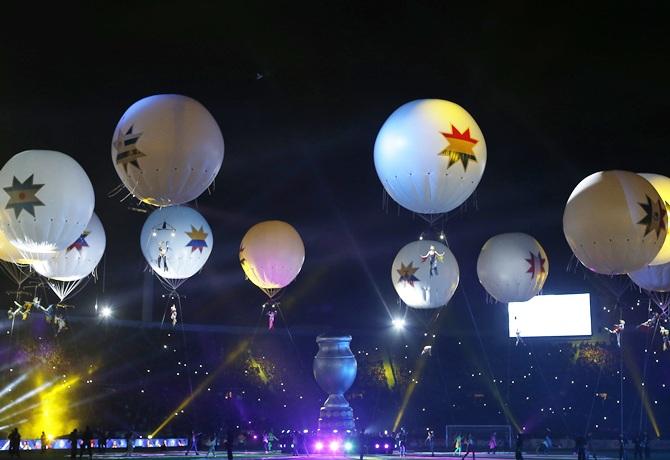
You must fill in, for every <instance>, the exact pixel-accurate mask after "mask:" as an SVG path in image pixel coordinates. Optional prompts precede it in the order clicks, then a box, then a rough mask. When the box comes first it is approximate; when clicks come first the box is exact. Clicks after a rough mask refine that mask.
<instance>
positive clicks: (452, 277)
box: [391, 240, 460, 309]
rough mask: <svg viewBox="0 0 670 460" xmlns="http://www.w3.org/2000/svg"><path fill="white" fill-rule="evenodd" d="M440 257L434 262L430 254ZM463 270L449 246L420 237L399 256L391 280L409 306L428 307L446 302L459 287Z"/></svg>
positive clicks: (404, 248) (392, 270) (392, 269)
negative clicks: (460, 268)
mask: <svg viewBox="0 0 670 460" xmlns="http://www.w3.org/2000/svg"><path fill="white" fill-rule="evenodd" d="M431 253H434V254H436V256H437V262H436V263H437V266H435V265H431V263H430V262H429V260H428V258H427V256H426V255H427V254H431ZM459 276H460V273H459V269H458V263H457V262H456V258H455V257H454V255H453V254H452V252H451V251H450V250H449V248H448V247H447V246H446V245H444V244H443V243H442V242H439V241H430V240H419V241H413V242H411V243H409V244H406V245H405V246H404V247H403V248H402V249H400V251H398V254H397V255H396V257H395V260H394V261H393V266H392V267H391V281H392V282H393V287H394V288H395V290H396V292H397V293H398V296H400V298H401V299H402V301H403V302H405V304H406V305H407V306H409V307H412V308H419V309H426V308H440V307H443V306H444V305H446V304H447V303H448V302H449V300H450V299H451V297H452V296H453V295H454V292H455V291H456V288H457V287H458V280H459Z"/></svg>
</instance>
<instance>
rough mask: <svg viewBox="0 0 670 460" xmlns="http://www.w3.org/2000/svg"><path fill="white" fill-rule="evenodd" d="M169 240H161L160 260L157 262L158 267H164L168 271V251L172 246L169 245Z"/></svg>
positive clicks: (159, 245)
mask: <svg viewBox="0 0 670 460" xmlns="http://www.w3.org/2000/svg"><path fill="white" fill-rule="evenodd" d="M168 244H169V243H168V242H167V241H161V242H160V243H158V261H157V262H156V265H158V268H161V265H162V268H163V271H164V272H166V271H168V264H167V253H168V251H169V250H170V246H168Z"/></svg>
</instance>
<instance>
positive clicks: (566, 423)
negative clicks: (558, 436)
mask: <svg viewBox="0 0 670 460" xmlns="http://www.w3.org/2000/svg"><path fill="white" fill-rule="evenodd" d="M528 346H529V347H530V348H531V351H530V352H531V356H532V360H533V361H534V362H535V366H537V369H538V370H539V371H540V372H539V374H540V378H541V379H542V383H543V384H544V387H545V389H546V390H547V393H548V394H549V395H551V394H552V393H551V390H550V389H549V384H548V383H547V378H546V376H545V375H544V371H543V370H542V366H541V365H540V361H539V360H538V359H537V356H536V355H535V350H533V346H532V344H529V345H528ZM560 414H561V421H562V422H563V426H564V427H565V430H566V432H569V431H570V427H569V425H568V422H567V421H566V420H565V414H564V413H563V411H561V412H560Z"/></svg>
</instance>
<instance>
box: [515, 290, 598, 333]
mask: <svg viewBox="0 0 670 460" xmlns="http://www.w3.org/2000/svg"><path fill="white" fill-rule="evenodd" d="M507 311H508V313H509V336H510V337H516V336H517V332H518V333H519V335H520V336H521V337H567V336H585V335H591V299H590V296H589V294H562V295H538V296H535V297H533V298H532V299H530V300H529V301H527V302H510V303H509V304H507Z"/></svg>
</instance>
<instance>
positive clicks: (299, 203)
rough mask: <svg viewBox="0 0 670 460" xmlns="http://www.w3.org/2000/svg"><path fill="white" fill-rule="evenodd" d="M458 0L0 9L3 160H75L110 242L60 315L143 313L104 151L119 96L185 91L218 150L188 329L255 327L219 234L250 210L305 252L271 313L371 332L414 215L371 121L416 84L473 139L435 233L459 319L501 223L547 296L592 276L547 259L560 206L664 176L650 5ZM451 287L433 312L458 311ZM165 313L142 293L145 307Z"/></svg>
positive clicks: (661, 72) (250, 303)
mask: <svg viewBox="0 0 670 460" xmlns="http://www.w3.org/2000/svg"><path fill="white" fill-rule="evenodd" d="M585 3H586V2H585ZM468 4H469V7H467V8H465V7H463V6H462V5H458V4H454V3H452V2H435V3H431V2H421V3H418V2H416V3H415V2H398V3H393V2H384V3H372V2H370V3H367V2H351V3H348V2H331V3H328V4H326V3H321V2H312V3H309V4H304V5H299V4H294V3H291V2H286V3H284V2H259V3H254V2H212V3H206V2H131V3H124V2H109V3H105V4H102V3H100V4H96V5H95V6H88V7H80V8H76V9H75V8H72V9H65V8H66V7H64V6H63V5H62V4H58V5H57V6H53V7H52V8H54V10H52V11H49V10H40V11H39V15H38V14H37V11H36V8H31V7H27V8H26V9H25V10H23V11H15V12H12V13H9V12H8V17H9V18H11V19H9V22H11V24H9V25H8V27H7V28H5V29H4V31H3V34H4V35H5V38H4V39H3V45H2V48H1V49H2V62H3V66H2V68H3V70H2V72H0V152H2V158H3V160H6V159H8V158H10V156H11V155H13V154H15V153H17V152H19V151H21V150H24V149H29V148H47V149H54V150H60V151H63V152H66V153H68V154H70V155H72V156H73V157H74V158H75V159H77V160H78V161H79V162H80V163H81V164H82V166H83V167H84V168H85V169H86V171H87V172H88V174H89V176H90V178H91V180H92V182H93V184H94V188H95V192H96V212H97V213H98V215H99V216H100V217H101V219H102V221H103V224H104V225H105V228H106V231H107V234H108V242H107V255H106V257H105V260H104V267H103V269H102V270H103V272H104V275H105V276H104V277H105V281H104V293H103V292H102V290H103V285H101V284H98V285H97V286H96V287H94V288H89V290H88V291H87V292H86V293H85V294H82V297H80V300H78V301H77V302H76V303H77V306H78V313H80V314H87V312H91V311H92V310H91V306H92V304H93V301H92V300H91V299H92V298H93V296H94V295H95V294H96V293H97V295H98V296H100V297H102V298H103V299H104V301H105V302H109V303H110V304H112V305H113V306H114V307H115V308H116V313H115V314H116V316H117V318H122V319H140V316H141V315H140V311H141V305H142V289H143V287H144V286H145V277H144V275H143V269H144V266H145V263H144V261H143V259H142V255H141V252H140V249H139V244H138V240H139V232H140V228H141V225H142V223H143V220H144V219H145V217H146V215H144V214H141V213H137V212H132V211H130V210H128V209H127V203H120V202H119V201H118V199H117V198H108V197H107V193H108V192H109V191H110V190H112V189H113V188H114V187H115V186H116V185H117V184H118V183H119V179H118V177H117V175H116V173H115V171H114V168H113V165H112V162H111V158H110V144H111V138H112V133H113V129H114V127H115V125H116V122H117V121H118V119H119V118H120V116H121V115H122V114H123V112H124V111H125V109H126V108H127V107H128V106H130V105H131V104H132V103H133V102H135V101H136V100H138V99H140V98H142V97H145V96H148V95H152V94H158V93H170V92H174V93H181V94H185V95H188V96H191V97H193V98H195V99H197V100H199V101H200V102H202V103H203V104H204V105H205V106H206V107H207V108H208V109H209V110H210V111H211V112H212V114H213V115H214V117H215V118H216V120H217V121H218V123H219V124H220V126H221V130H222V132H223V136H224V139H225V142H226V153H225V158H224V162H223V167H222V169H221V172H220V173H219V176H218V177H217V180H216V190H215V192H214V194H213V195H212V196H203V197H202V198H201V199H199V200H198V202H197V206H198V208H199V209H200V211H201V212H202V213H203V214H204V215H205V217H206V218H207V219H208V221H209V222H210V224H211V226H212V229H213V232H214V238H215V244H214V250H213V253H212V256H211V258H210V260H209V262H208V263H207V265H206V266H205V268H204V270H203V272H202V273H201V274H199V275H198V276H196V277H194V279H192V280H190V281H189V282H187V283H186V284H185V285H184V287H183V288H182V293H183V294H185V295H186V296H187V298H186V302H185V314H184V316H185V320H186V321H187V322H195V323H213V324H223V325H241V326H250V325H252V324H253V322H254V321H255V318H257V315H258V311H259V310H258V309H259V305H260V304H261V303H262V302H263V295H262V294H261V293H260V292H259V291H258V290H256V289H255V288H254V287H253V286H252V285H251V284H250V283H248V282H246V281H245V280H244V277H243V273H242V270H241V268H240V267H239V264H238V259H237V249H238V245H239V242H240V240H241V238H242V236H243V234H244V233H245V231H246V230H247V229H248V228H249V227H250V226H251V225H253V224H254V223H256V222H258V221H261V220H267V219H282V220H286V221H288V222H290V223H291V224H293V225H294V226H295V227H296V228H297V229H298V231H299V232H300V233H301V235H302V237H303V240H304V242H305V246H306V261H305V265H304V267H303V270H302V272H301V274H300V275H299V276H298V278H297V279H296V281H295V282H294V283H293V284H292V285H291V286H290V288H289V289H288V290H287V292H286V294H285V297H284V302H285V305H286V312H285V313H286V315H287V321H288V323H290V324H291V325H293V326H296V327H299V326H310V325H314V326H315V328H314V330H318V329H322V330H327V329H329V328H339V329H343V330H353V331H356V330H362V329H368V330H376V329H378V328H381V327H386V326H387V325H388V322H389V318H388V315H387V313H386V310H385V308H384V306H383V304H384V303H387V304H388V305H389V307H390V308H391V309H393V308H396V307H395V306H396V300H397V296H396V294H395V292H394V290H393V286H392V284H391V280H390V276H389V274H390V266H391V262H392V260H393V258H394V256H395V254H396V252H397V251H398V250H399V248H400V247H402V246H403V245H404V244H406V243H407V242H409V241H411V240H413V239H415V238H416V237H417V236H418V235H419V234H420V233H421V232H422V231H426V230H428V226H427V225H426V224H425V223H424V222H423V221H422V220H421V219H419V218H416V217H414V216H412V214H411V213H409V212H407V211H405V210H402V209H401V210H400V212H399V213H398V212H397V206H396V205H395V203H392V204H391V206H390V207H389V210H388V212H387V211H385V210H384V209H382V186H381V184H380V182H379V180H378V178H377V175H376V172H375V169H374V164H373V159H372V155H373V144H374V141H375V137H376V134H377V131H378V130H379V128H380V126H381V125H382V123H383V122H384V120H385V119H386V117H387V116H388V115H389V114H390V113H391V112H392V111H393V110H394V109H395V108H397V107H398V106H400V105H401V104H403V103H405V102H408V101H410V100H413V99H418V98H443V99H448V100H451V101H454V102H456V103H458V104H460V105H462V106H463V107H465V108H466V109H467V110H468V111H469V112H470V113H471V114H472V115H473V116H474V117H475V119H476V120H477V122H478V124H479V125H480V127H481V129H482V131H483V132H484V135H485V137H486V143H487V146H488V162H487V165H486V171H485V173H484V177H483V179H482V181H481V183H480V185H479V187H478V189H477V192H476V199H475V201H476V203H475V201H471V202H470V203H469V204H470V206H469V207H468V209H467V210H459V211H456V212H454V213H453V214H452V215H450V216H449V220H448V224H447V227H446V231H447V236H448V241H449V244H450V247H451V249H452V251H453V252H454V254H455V256H456V258H457V260H458V263H459V265H460V268H461V287H460V288H459V289H460V290H462V289H465V292H466V293H467V295H468V296H469V298H470V299H471V301H472V303H473V306H474V308H475V312H476V314H477V315H480V317H482V318H486V317H488V316H489V314H490V311H494V312H496V313H500V311H501V308H502V307H501V306H499V305H486V304H485V303H484V299H485V293H484V290H483V289H482V288H481V287H480V286H479V284H478V282H477V279H476V271H475V264H476V259H477V255H478V253H479V249H480V247H481V246H482V244H483V243H484V242H485V241H486V240H487V239H488V238H489V237H491V236H493V235H494V234H497V233H500V232H507V231H522V232H528V233H530V234H532V235H533V236H535V237H536V238H537V239H538V240H539V241H540V242H541V244H542V245H543V246H544V247H545V249H546V251H547V254H548V256H549V261H550V267H551V268H550V275H549V279H548V281H547V284H546V285H545V292H549V293H559V292H579V291H584V290H586V289H589V290H591V289H592V283H591V282H590V281H589V280H585V279H584V276H583V274H582V273H580V272H578V273H576V274H575V273H573V272H567V271H566V267H567V265H568V263H569V260H570V256H571V252H570V249H569V247H568V245H567V244H566V242H565V239H564V237H563V233H562V228H561V221H562V211H563V207H564V204H565V202H566V200H567V198H568V196H569V194H570V192H571V191H572V189H573V188H574V186H575V185H576V184H577V183H578V182H579V181H580V180H581V179H582V178H584V177H585V176H587V175H589V174H591V173H593V172H595V171H598V170H606V169H628V170H632V171H641V172H655V173H660V174H667V173H668V171H667V167H666V161H667V160H666V159H667V154H666V146H667V145H668V141H669V140H670V139H669V137H670V134H669V132H668V130H667V129H666V124H667V113H668V109H669V108H670V107H669V106H670V98H669V91H668V83H667V81H668V80H667V78H668V77H667V75H668V44H669V39H668V34H667V30H666V27H665V26H666V25H667V24H666V22H667V21H666V19H667V14H666V11H660V10H658V9H656V8H647V7H645V6H636V7H635V8H631V9H629V10H623V9H618V8H614V7H613V6H612V5H607V7H600V6H598V5H595V4H577V3H574V4H565V5H563V6H562V7H561V8H560V9H558V8H551V7H549V6H548V5H546V4H545V3H536V2H528V3H524V2H491V3H481V4H476V3H475V4H471V3H468ZM257 73H258V74H261V75H262V76H263V78H262V79H260V80H257V79H256V74H257ZM73 199H76V197H73ZM475 204H476V206H475ZM155 284H156V288H155V289H156V293H158V292H160V291H159V288H158V287H157V283H155ZM462 299H463V297H462V295H461V294H459V293H457V294H456V296H455V297H454V301H453V302H452V303H451V304H450V306H449V307H448V311H449V314H450V315H456V316H458V315H461V314H464V313H463V308H464V306H463V305H462V302H463V301H462ZM162 311H163V305H162V303H160V302H158V301H156V305H155V307H154V311H153V317H154V320H156V319H159V318H160V316H161V315H162ZM505 317H506V314H505V313H504V311H503V312H502V316H500V318H499V319H500V321H498V320H497V319H498V317H495V318H496V320H495V321H482V326H483V332H484V333H490V334H495V335H499V336H500V335H503V334H505V333H506V324H505V321H504V318H505Z"/></svg>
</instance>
